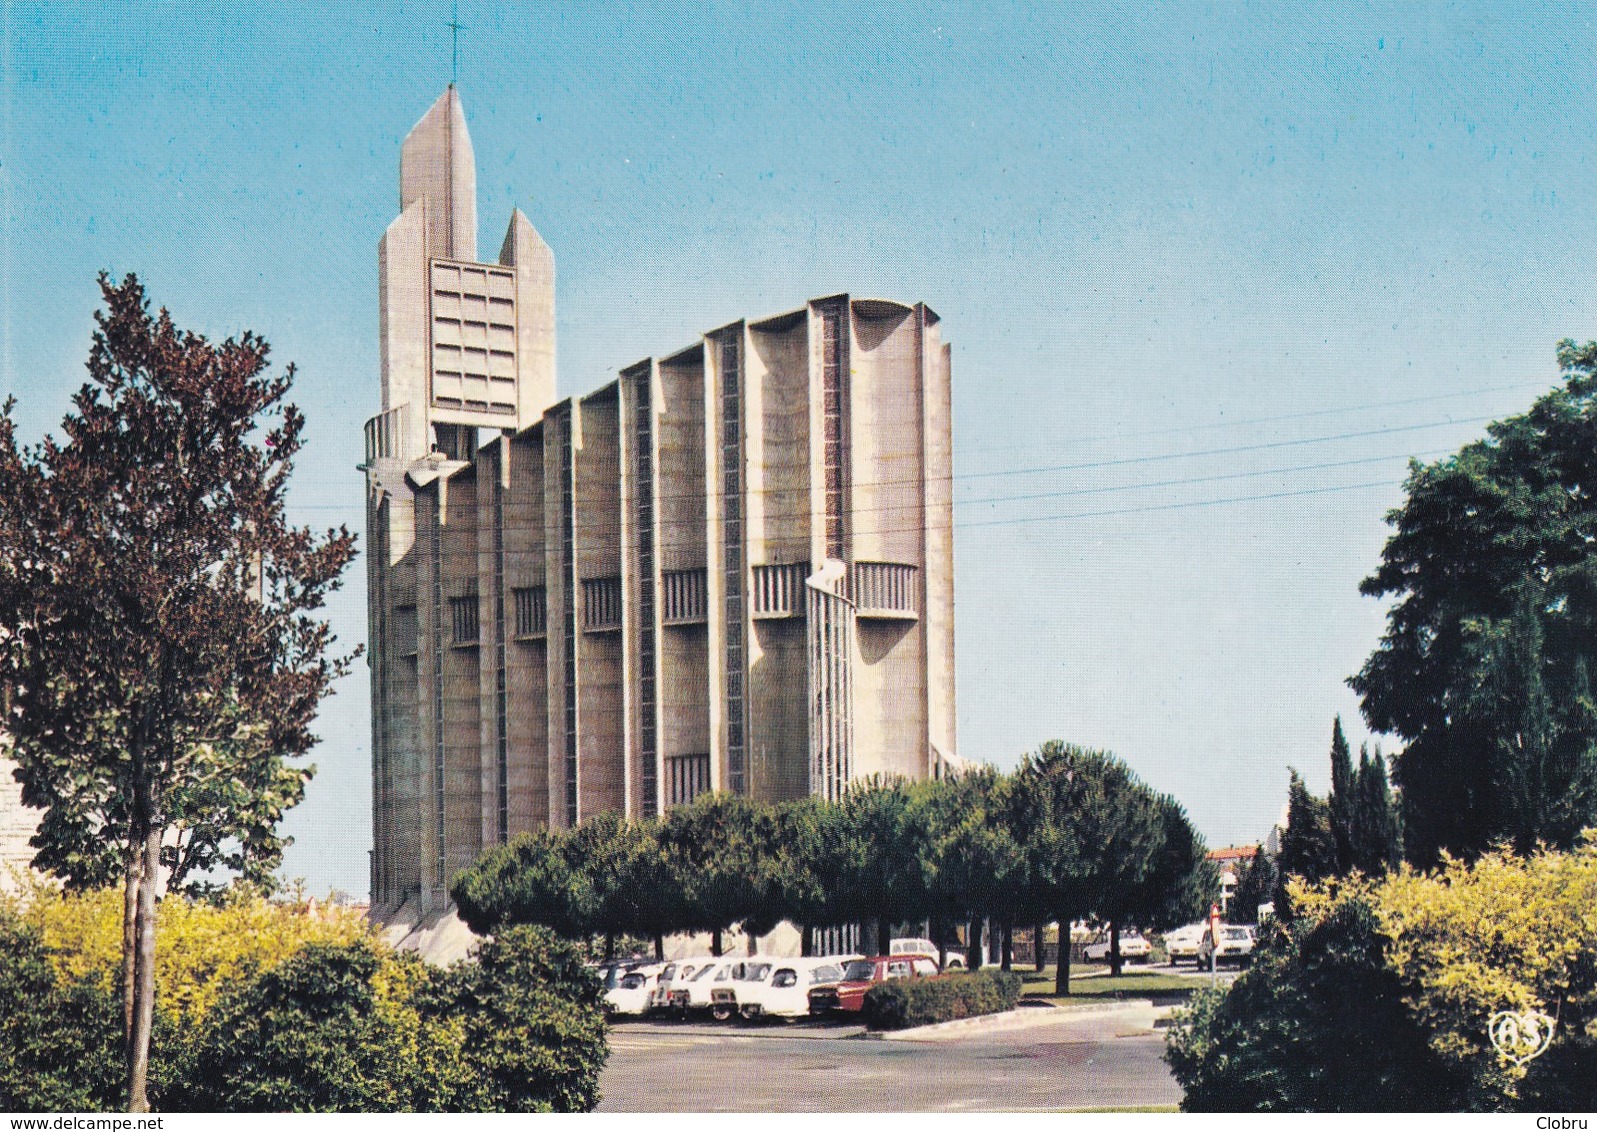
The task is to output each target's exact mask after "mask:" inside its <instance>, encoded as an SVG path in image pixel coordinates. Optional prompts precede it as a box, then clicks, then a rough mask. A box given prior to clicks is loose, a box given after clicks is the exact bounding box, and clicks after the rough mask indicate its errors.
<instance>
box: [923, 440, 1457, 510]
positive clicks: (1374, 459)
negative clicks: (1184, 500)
mask: <svg viewBox="0 0 1597 1132" xmlns="http://www.w3.org/2000/svg"><path fill="white" fill-rule="evenodd" d="M1449 451H1451V449H1448V448H1439V449H1436V450H1434V451H1431V452H1413V453H1409V454H1406V455H1405V454H1403V453H1395V454H1393V455H1390V456H1365V457H1363V458H1361V459H1358V460H1334V461H1332V462H1330V463H1327V464H1294V465H1292V466H1291V467H1286V468H1264V469H1261V470H1258V471H1252V472H1227V473H1225V474H1224V475H1217V476H1186V477H1184V478H1182V479H1174V480H1151V481H1148V482H1144V483H1127V484H1114V485H1111V486H1108V487H1083V488H1077V489H1075V490H1072V491H1041V492H1035V493H1033V494H1030V495H996V496H991V497H989V498H986V499H956V500H954V506H956V507H972V506H976V505H978V504H982V503H1019V502H1024V501H1028V500H1034V499H1063V498H1065V497H1067V496H1073V495H1104V494H1107V493H1110V492H1116V491H1137V490H1141V489H1143V488H1150V487H1180V486H1184V485H1186V484H1194V483H1218V482H1220V481H1222V480H1245V479H1256V478H1258V477H1260V476H1275V475H1288V474H1291V473H1295V472H1318V471H1325V470H1327V469H1329V468H1351V467H1355V466H1357V465H1360V464H1382V463H1385V462H1387V461H1388V460H1419V459H1424V458H1426V457H1429V456H1438V455H1441V454H1443V453H1445V452H1449Z"/></svg>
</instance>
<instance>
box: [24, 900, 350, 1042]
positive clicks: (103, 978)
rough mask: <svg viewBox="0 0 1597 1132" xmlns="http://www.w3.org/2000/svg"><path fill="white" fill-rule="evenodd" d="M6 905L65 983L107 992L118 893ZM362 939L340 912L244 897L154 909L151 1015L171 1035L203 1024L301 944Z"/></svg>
mask: <svg viewBox="0 0 1597 1132" xmlns="http://www.w3.org/2000/svg"><path fill="white" fill-rule="evenodd" d="M13 907H14V909H15V911H16V912H17V914H18V917H19V918H20V919H21V921H22V922H23V923H25V924H29V925H31V926H33V927H34V928H36V929H37V930H38V932H39V933H40V936H41V938H42V939H43V941H44V946H45V947H46V949H47V950H48V951H49V954H50V961H51V963H52V964H53V965H54V967H55V968H56V971H57V973H58V974H59V975H60V976H61V978H62V979H63V981H66V982H81V981H85V980H89V981H93V982H96V983H97V984H98V985H100V986H101V988H102V989H104V990H106V991H113V990H114V989H115V987H116V984H117V979H118V973H119V972H120V970H121V963H122V893H121V892H120V891H119V890H116V889H101V890H99V891H95V892H84V893H65V892H62V891H61V890H59V889H57V888H55V887H54V886H52V885H48V884H44V883H42V882H40V883H37V884H35V885H33V886H32V887H31V888H29V889H27V890H25V891H24V893H23V894H22V895H21V896H20V897H18V898H15V901H14V904H13ZM371 934H372V929H371V926H370V925H369V924H368V922H367V921H366V919H365V918H364V917H362V916H360V915H359V914H357V913H355V912H352V911H349V910H348V909H343V908H338V907H334V906H322V907H317V906H315V905H313V904H312V903H311V902H310V901H307V900H301V899H290V900H267V899H266V898H265V897H263V896H261V895H259V894H256V893H248V892H242V891H241V892H236V893H234V894H231V895H229V896H228V897H227V898H226V899H225V900H224V901H223V902H221V903H220V904H206V903H202V902H197V901H190V900H185V899H180V898H175V897H174V898H172V899H168V900H162V901H161V902H160V904H158V905H157V906H156V936H155V993H156V1009H157V1011H159V1012H161V1013H162V1014H164V1015H166V1016H167V1018H168V1019H169V1020H170V1021H171V1022H172V1023H173V1024H174V1025H175V1026H176V1027H177V1028H179V1029H180V1030H192V1029H194V1028H195V1027H197V1026H198V1024H199V1023H200V1022H201V1021H202V1020H203V1019H204V1017H205V1014H206V1012H207V1011H208V1010H209V1009H210V1008H211V1006H212V1005H213V1004H214V1003H215V1001H216V996H217V995H218V994H219V993H220V991H221V990H222V989H223V988H225V987H227V986H230V985H232V984H234V983H237V982H240V981H242V980H245V979H248V978H251V977H253V976H254V975H256V974H258V973H260V972H262V971H267V970H270V969H271V968H273V967H275V966H277V965H278V964H279V963H281V962H283V961H284V960H285V959H287V958H288V957H289V956H291V955H293V954H294V953H295V952H297V951H299V950H300V948H302V947H304V946H305V945H306V944H308V943H352V942H354V941H356V940H359V939H365V938H368V937H369V936H370V935H371Z"/></svg>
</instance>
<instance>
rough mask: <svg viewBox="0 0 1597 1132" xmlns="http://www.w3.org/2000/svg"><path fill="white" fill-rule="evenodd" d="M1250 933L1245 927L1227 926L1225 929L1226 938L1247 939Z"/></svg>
mask: <svg viewBox="0 0 1597 1132" xmlns="http://www.w3.org/2000/svg"><path fill="white" fill-rule="evenodd" d="M1250 934H1251V933H1249V931H1248V929H1247V928H1227V929H1226V930H1225V937H1226V938H1227V939H1247V938H1249V936H1250Z"/></svg>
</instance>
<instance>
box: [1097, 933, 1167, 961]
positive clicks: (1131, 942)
mask: <svg viewBox="0 0 1597 1132" xmlns="http://www.w3.org/2000/svg"><path fill="white" fill-rule="evenodd" d="M1109 944H1110V940H1109V933H1108V932H1104V933H1103V935H1101V936H1099V937H1098V939H1097V941H1096V942H1093V943H1089V944H1088V945H1087V949H1086V950H1085V951H1084V952H1082V954H1083V955H1085V956H1086V957H1087V960H1088V961H1089V962H1092V963H1107V962H1108V961H1109ZM1152 954H1153V945H1152V944H1150V943H1149V942H1148V941H1147V940H1145V939H1143V938H1142V933H1141V932H1134V931H1124V932H1121V933H1120V958H1122V959H1146V958H1148V956H1150V955H1152Z"/></svg>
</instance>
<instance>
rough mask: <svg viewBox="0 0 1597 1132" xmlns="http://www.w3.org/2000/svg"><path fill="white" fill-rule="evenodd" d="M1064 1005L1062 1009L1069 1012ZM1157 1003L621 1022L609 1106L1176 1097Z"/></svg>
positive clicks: (1069, 1103)
mask: <svg viewBox="0 0 1597 1132" xmlns="http://www.w3.org/2000/svg"><path fill="white" fill-rule="evenodd" d="M1061 1013H1063V1012H1061ZM1152 1021H1153V1019H1152V1015H1150V1014H1148V1013H1147V1012H1146V1011H1143V1012H1140V1013H1139V1012H1135V1011H1131V1012H1117V1013H1112V1014H1097V1015H1092V1016H1078V1017H1077V1018H1076V1019H1074V1020H1071V1021H1060V1022H1050V1023H1048V1024H1047V1025H1041V1026H1031V1027H1029V1028H1027V1029H1024V1030H1015V1031H1011V1032H1008V1033H992V1034H971V1035H969V1036H966V1037H962V1038H960V1039H959V1040H957V1041H940V1042H907V1041H880V1040H872V1039H864V1038H859V1037H848V1036H838V1035H846V1034H849V1033H853V1032H856V1031H851V1030H836V1029H824V1028H820V1027H817V1026H814V1025H811V1024H807V1023H800V1024H797V1025H794V1026H782V1025H780V1024H779V1023H777V1024H771V1025H768V1026H762V1027H752V1026H751V1027H740V1026H730V1027H717V1026H711V1025H703V1026H698V1025H695V1026H680V1025H672V1024H669V1023H642V1022H631V1023H627V1022H624V1023H621V1024H620V1025H618V1026H616V1027H615V1029H614V1030H613V1031H612V1034H611V1053H610V1061H609V1064H608V1065H607V1066H606V1067H605V1071H604V1075H603V1076H602V1077H601V1079H600V1090H601V1092H602V1094H603V1101H602V1102H601V1103H600V1105H599V1111H600V1112H712V1111H713V1112H851V1111H852V1112H858V1111H866V1112H870V1111H887V1112H896V1111H949V1112H960V1111H983V1110H991V1111H1003V1112H1012V1111H1018V1110H1038V1109H1042V1110H1059V1109H1072V1108H1124V1107H1131V1106H1140V1105H1173V1104H1175V1103H1177V1102H1178V1101H1179V1100H1180V1099H1181V1090H1180V1088H1179V1086H1177V1085H1176V1083H1175V1081H1174V1080H1173V1079H1172V1078H1171V1076H1170V1070H1169V1069H1168V1068H1167V1067H1166V1066H1165V1064H1164V1062H1163V1061H1162V1060H1160V1053H1161V1051H1162V1050H1163V1048H1164V1037H1163V1032H1162V1031H1155V1030H1154V1029H1152Z"/></svg>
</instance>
